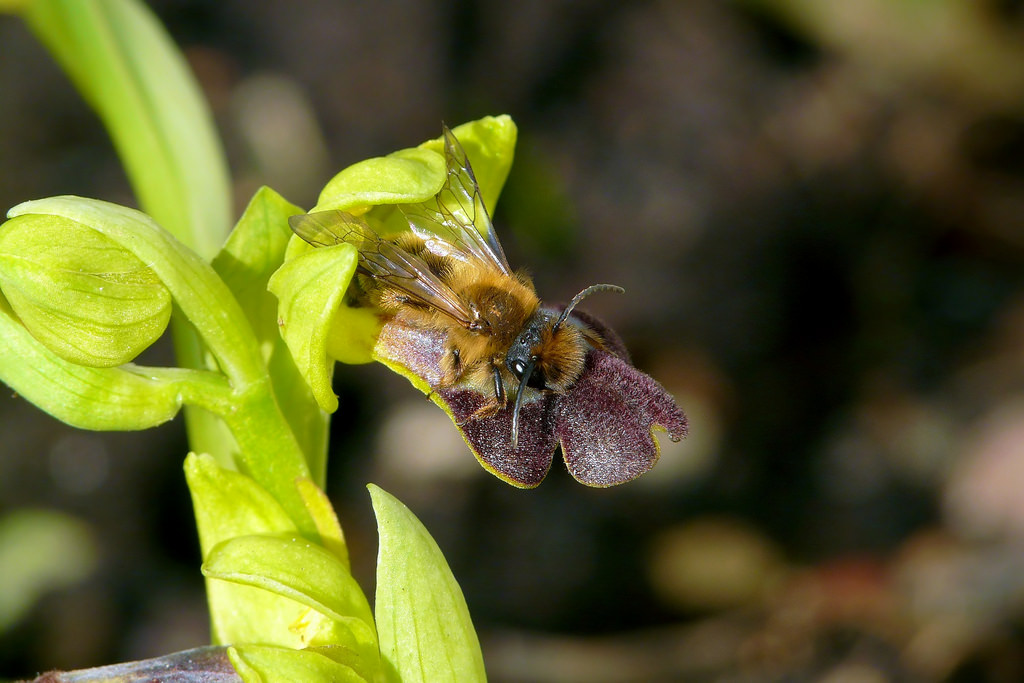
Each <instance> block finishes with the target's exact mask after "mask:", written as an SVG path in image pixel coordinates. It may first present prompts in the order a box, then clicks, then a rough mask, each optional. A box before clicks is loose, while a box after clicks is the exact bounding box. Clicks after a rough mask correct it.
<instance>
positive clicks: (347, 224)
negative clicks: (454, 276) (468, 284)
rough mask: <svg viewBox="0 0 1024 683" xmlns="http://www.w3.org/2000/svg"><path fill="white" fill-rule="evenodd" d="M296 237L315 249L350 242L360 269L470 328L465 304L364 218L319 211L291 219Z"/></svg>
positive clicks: (415, 259)
mask: <svg viewBox="0 0 1024 683" xmlns="http://www.w3.org/2000/svg"><path fill="white" fill-rule="evenodd" d="M288 224H289V225H290V226H291V228H292V230H293V231H294V232H295V234H296V235H298V236H299V237H301V238H302V239H304V240H305V241H307V242H309V243H310V244H312V245H313V246H315V247H329V246H333V245H335V244H342V243H345V242H347V243H349V244H353V245H355V246H356V247H357V248H358V249H359V266H358V269H359V271H360V272H362V273H363V274H364V275H367V276H369V277H371V278H374V279H375V280H379V281H381V282H382V283H384V284H385V285H386V286H387V287H390V288H392V289H397V290H399V291H400V292H402V293H403V294H405V295H406V296H408V297H409V299H410V301H412V302H414V303H417V304H420V305H422V306H426V307H428V308H432V309H435V310H437V311H440V312H441V313H443V314H445V315H447V316H449V317H450V318H452V319H453V320H455V321H456V322H458V323H461V324H463V325H466V326H468V325H469V324H470V323H471V322H472V321H473V314H472V311H471V310H470V309H469V307H468V306H467V305H466V302H465V301H463V300H462V297H460V296H459V295H458V294H456V293H455V292H454V291H453V290H452V289H451V287H449V286H448V285H446V284H445V283H444V282H442V281H441V280H440V278H438V277H437V275H435V274H434V273H433V272H432V271H431V270H430V268H429V267H428V266H427V263H426V262H425V261H424V260H423V259H421V258H420V257H418V256H414V255H413V254H410V253H409V252H408V251H406V250H405V249H402V248H401V247H399V246H398V245H396V244H393V243H391V242H388V241H387V240H384V239H381V237H380V235H378V234H377V233H376V232H375V231H374V230H373V228H371V227H370V226H369V225H367V223H366V221H364V220H363V219H361V218H359V217H357V216H353V215H352V214H350V213H346V212H345V211H317V212H316V213H309V214H302V215H299V216H292V217H291V218H289V219H288Z"/></svg>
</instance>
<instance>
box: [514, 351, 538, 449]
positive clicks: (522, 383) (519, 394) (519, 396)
mask: <svg viewBox="0 0 1024 683" xmlns="http://www.w3.org/2000/svg"><path fill="white" fill-rule="evenodd" d="M536 364H537V359H536V358H531V359H530V362H529V363H527V364H526V369H525V370H524V371H523V378H522V379H521V380H519V389H518V390H517V391H516V404H515V407H514V408H512V448H515V447H516V446H518V445H519V409H520V408H521V407H522V405H523V396H524V395H525V394H526V385H527V384H528V383H529V382H530V375H532V374H533V367H534V365H536Z"/></svg>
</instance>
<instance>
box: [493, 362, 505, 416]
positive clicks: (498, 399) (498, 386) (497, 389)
mask: <svg viewBox="0 0 1024 683" xmlns="http://www.w3.org/2000/svg"><path fill="white" fill-rule="evenodd" d="M491 370H493V371H494V401H495V403H497V404H498V405H499V406H502V405H505V384H504V382H502V381H501V370H500V369H499V368H498V366H497V365H495V366H492V367H491Z"/></svg>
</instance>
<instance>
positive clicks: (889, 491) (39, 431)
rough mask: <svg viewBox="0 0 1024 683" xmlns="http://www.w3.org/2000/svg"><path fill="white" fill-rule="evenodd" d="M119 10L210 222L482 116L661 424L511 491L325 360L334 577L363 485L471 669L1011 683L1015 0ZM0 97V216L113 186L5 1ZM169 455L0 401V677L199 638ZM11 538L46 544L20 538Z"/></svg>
mask: <svg viewBox="0 0 1024 683" xmlns="http://www.w3.org/2000/svg"><path fill="white" fill-rule="evenodd" d="M149 4H150V6H151V7H152V8H153V9H154V11H155V12H156V14H157V15H158V16H159V17H160V19H161V20H162V21H163V22H164V23H165V25H166V26H167V28H168V30H169V32H170V33H171V35H172V36H173V37H174V39H175V40H176V41H177V42H178V43H179V45H180V46H181V47H182V48H183V50H184V51H185V54H186V56H187V57H188V59H189V61H190V63H191V65H192V67H193V68H194V70H195V71H196V73H197V75H198V77H199V80H200V82H201V84H202V87H203V88H204V90H205V92H206V93H207V95H208V98H209V100H210V102H211V105H212V108H213V110H214V114H215V116H216V119H217V122H218V125H219V128H220V131H221V133H222V135H223V137H224V140H225V144H226V146H227V150H228V154H229V157H230V160H231V164H232V171H233V177H234V180H235V187H236V194H237V202H236V203H237V207H238V208H239V209H240V208H241V207H242V206H244V202H245V201H246V199H247V198H248V196H249V195H250V194H251V193H252V192H253V191H254V190H255V189H256V188H257V187H258V186H259V185H260V184H268V185H270V186H272V187H274V188H275V189H277V190H278V191H280V192H282V193H283V194H285V195H286V196H287V197H288V198H289V199H291V200H292V201H294V202H296V203H299V204H302V205H305V206H311V205H312V204H313V203H314V202H315V199H316V194H317V192H318V191H319V188H320V187H321V186H322V185H323V184H324V183H325V182H326V180H327V179H328V178H329V177H330V176H331V175H332V174H333V173H334V172H335V171H337V170H338V169H340V168H342V167H344V166H346V165H348V164H350V163H353V162H355V161H358V160H360V159H363V158H366V157H369V156H377V155H381V154H385V153H388V152H391V151H393V150H395V149H399V148H402V147H409V146H413V145H416V144H418V143H420V142H421V141H423V140H424V139H427V138H429V137H436V136H437V135H438V134H439V133H440V125H441V121H442V120H444V121H446V122H447V123H449V124H450V125H455V124H458V123H460V122H462V121H465V120H469V119H474V118H478V117H480V116H482V115H486V114H497V113H508V114H511V115H512V116H513V117H514V119H515V121H516V123H517V124H518V126H519V133H520V137H519V145H518V148H517V158H516V163H515V165H514V167H513V169H512V173H511V176H510V177H509V180H508V184H507V186H506V189H505V191H504V193H503V195H502V199H501V202H500V204H499V207H498V210H497V212H496V216H495V222H496V224H497V226H498V231H499V234H500V235H501V237H502V240H503V243H504V246H505V249H506V251H507V252H508V254H509V257H510V261H511V262H512V263H513V265H516V266H518V265H526V266H528V268H529V269H530V271H531V272H532V274H533V276H534V278H535V281H536V283H537V285H538V288H539V290H540V292H541V294H542V296H544V297H546V298H549V299H553V300H566V299H568V298H569V297H570V296H572V294H574V293H575V292H576V291H578V290H579V289H580V288H581V287H582V286H584V285H587V284H590V283H592V282H614V283H617V284H620V285H622V286H624V287H625V288H626V290H627V293H626V295H625V296H621V297H612V296H605V297H595V298H593V299H591V300H588V302H587V307H588V308H589V310H591V311H592V312H594V313H596V314H598V315H599V316H601V317H603V318H604V319H605V320H606V321H607V322H609V323H610V324H611V325H612V326H613V327H615V328H616V329H617V330H618V331H619V332H620V334H621V335H622V336H623V337H624V338H625V340H626V341H627V343H628V345H629V346H630V348H631V350H632V352H633V354H634V359H635V361H636V363H637V365H638V366H640V367H641V368H642V369H644V370H646V371H648V372H650V373H651V374H652V375H654V376H655V377H656V378H657V379H659V381H661V382H662V383H663V384H664V385H665V386H666V387H667V388H668V389H669V390H670V391H671V392H673V393H674V394H675V396H676V397H677V399H678V401H679V403H680V404H681V405H682V406H683V408H684V409H685V410H686V411H687V413H688V414H689V416H690V422H691V436H690V437H689V438H688V439H687V440H686V441H684V442H683V443H681V444H672V443H669V442H667V441H666V443H665V448H664V450H663V457H662V461H661V463H659V465H658V467H657V468H655V470H654V471H653V472H651V473H650V474H648V475H646V476H645V477H644V478H642V479H640V480H638V481H636V482H633V483H630V484H627V485H624V486H621V487H619V488H616V489H613V490H592V489H587V488H585V487H583V486H581V485H579V484H577V483H576V482H574V481H573V480H572V479H571V478H570V477H569V476H568V475H567V474H566V473H565V469H564V467H563V466H562V465H561V463H560V462H557V461H556V463H555V465H554V466H553V468H552V472H551V474H550V475H549V477H548V479H547V480H546V481H545V482H544V483H543V484H542V485H541V486H540V487H539V488H538V489H536V490H533V491H520V490H516V489H513V488H511V487H509V486H507V485H505V484H503V483H501V482H500V481H499V480H497V479H496V478H494V477H492V476H491V475H489V474H487V473H486V472H484V471H483V470H482V469H481V468H480V467H479V466H478V465H477V464H476V462H475V461H474V459H473V457H472V456H471V454H470V453H469V452H468V450H467V449H466V448H465V446H464V445H463V444H462V443H461V441H460V439H459V437H458V434H457V433H456V431H455V430H454V428H453V427H452V426H451V424H450V423H449V422H448V421H447V418H445V416H444V415H443V414H442V413H441V412H440V411H439V410H437V409H436V408H435V407H434V406H432V405H431V404H429V403H428V402H427V401H426V400H425V399H424V398H423V396H422V395H421V394H419V393H418V392H416V391H415V390H414V389H412V388H411V387H409V386H408V385H407V383H406V382H405V381H404V380H402V379H400V378H397V377H395V376H392V375H391V374H390V373H389V372H388V371H387V370H385V369H384V368H383V367H381V366H376V365H373V366H360V367H339V368H338V370H337V372H336V380H335V390H336V391H337V392H338V394H339V396H340V398H341V402H342V408H341V410H340V411H339V413H338V414H337V415H336V416H335V419H334V423H333V437H332V439H333V440H332V447H333V450H332V455H331V460H330V471H329V488H328V492H329V494H330V495H331V497H332V499H333V500H334V501H335V504H336V506H337V508H338V510H339V514H340V515H341V518H342V522H343V524H344V526H345V528H346V533H347V534H348V536H349V538H350V543H351V545H352V547H353V555H354V557H355V558H356V571H357V573H358V578H360V580H361V582H362V583H363V585H364V586H365V587H367V589H368V591H372V581H373V563H374V553H375V543H376V532H375V527H374V522H373V518H372V514H371V511H370V506H369V499H368V496H367V495H366V493H365V489H364V485H365V483H366V482H368V481H373V482H375V483H377V484H379V485H380V486H382V487H383V488H385V489H386V490H389V491H390V492H392V493H393V494H395V495H397V496H398V497H399V498H400V499H402V500H403V501H404V502H406V503H407V504H408V505H409V506H410V507H411V508H412V509H413V510H414V511H415V512H416V514H417V515H418V516H419V517H420V519H422V520H423V522H424V523H425V524H426V525H427V527H428V528H429V529H430V530H431V532H432V533H433V534H434V537H435V538H436V539H437V541H438V543H439V544H440V546H441V548H442V549H443V550H444V552H445V554H446V556H447V558H448V560H449V562H450V564H451V566H452V569H453V570H454V572H455V575H456V576H457V577H458V579H459V580H460V582H461V585H462V587H463V589H464V591H465V593H466V597H467V600H468V603H469V606H470V610H471V613H472V615H473V618H474V622H475V624H476V626H477V628H478V630H479V633H480V636H481V640H482V643H483V646H484V654H485V659H486V661H487V664H488V671H489V674H490V676H491V678H492V680H494V681H674V680H696V681H711V680H714V681H740V680H742V681H761V680H792V681H804V680H807V681H811V680H829V681H888V680H898V681H917V680H951V681H988V680H991V681H1017V680H1024V2H1020V0H936V1H935V2H920V1H918V0H859V1H857V2H851V3H826V2H815V1H814V0H737V1H733V2H721V1H715V0H685V1H684V0H679V1H675V2H673V1H670V0H662V1H650V0H649V1H641V2H624V1H614V0H574V1H569V0H555V1H550V0H520V1H519V2H516V3H504V2H494V1H477V2H474V1H471V0H452V1H450V2H438V3H426V2H411V1H406V2H402V1H400V0H393V1H385V2H367V1H362V2H329V1H327V0H319V1H313V2H303V3H285V2H276V3H268V2H241V1H240V0H224V1H222V2H218V3H210V2H201V1H199V0H191V1H189V0H154V1H153V2H150V3H149ZM0 93H2V96H0V178H2V182H0V207H2V208H3V209H4V210H5V211H6V209H7V208H9V207H10V206H13V205H14V204H16V203H18V202H20V201H23V200H25V199H30V198H37V197H42V196H48V195H54V194H64V193H73V194H80V195H86V196H93V197H99V198H103V199H108V200H111V201H116V202H121V203H126V204H133V203H134V202H133V198H132V196H131V193H130V190H129V188H128V186H127V182H126V180H125V177H124V175H123V172H122V171H121V169H120V165H119V163H118V161H117V158H116V157H115V155H114V153H113V151H112V149H111V146H110V144H109V142H108V140H107V138H106V136H105V133H104V131H103V129H102V127H101V126H100V124H99V122H98V121H97V119H96V118H95V116H94V115H93V114H92V113H91V112H90V111H89V110H88V108H87V107H86V106H85V105H84V104H83V103H82V102H81V101H80V100H79V98H78V96H77V95H76V93H75V92H74V91H73V89H72V88H71V86H70V85H69V84H68V82H67V81H66V80H65V78H64V77H63V75H62V74H61V73H60V72H59V71H58V70H57V68H56V67H55V66H54V64H53V63H52V62H51V61H50V59H49V57H48V56H47V54H46V53H45V52H44V50H43V49H42V48H41V47H40V46H39V45H38V44H37V43H35V41H34V39H33V38H32V37H31V35H30V34H29V33H28V32H27V30H26V29H25V27H24V26H23V25H22V24H21V23H20V22H19V21H17V20H16V19H14V18H12V17H2V18H0ZM146 361H148V362H150V363H164V364H170V363H172V362H173V360H172V357H171V353H170V350H169V346H167V345H165V344H160V345H158V346H157V347H156V348H154V349H152V350H150V351H149V352H147V357H146ZM186 451H187V444H186V442H185V439H184V433H183V429H182V425H181V422H180V420H177V421H175V422H174V423H172V424H170V425H168V426H166V427H163V428H160V429H157V430H152V431H149V432H144V433H138V434H114V435H107V434H102V435H101V434H92V433H86V432H78V431H75V430H72V429H70V428H68V427H65V426H63V425H61V424H58V423H55V422H54V421H53V420H51V419H49V418H47V417H46V416H45V415H43V414H42V413H41V412H39V411H38V410H36V409H35V408H33V407H32V406H30V405H29V404H27V403H26V402H25V401H24V400H22V399H19V398H18V397H16V396H12V395H10V393H9V392H7V393H5V394H4V395H2V396H0V520H6V522H7V524H6V526H0V571H3V572H8V573H9V574H8V576H6V577H3V576H0V584H7V585H8V586H10V585H11V583H12V582H11V580H10V577H11V576H13V572H15V571H16V570H15V568H16V567H17V566H18V563H17V560H18V559H19V558H20V559H21V560H24V559H25V558H26V557H29V556H31V557H34V558H38V561H39V563H40V564H41V565H42V566H44V567H51V569H52V567H54V566H60V567H61V568H62V571H61V572H58V571H56V570H54V576H53V577H51V578H50V579H47V580H40V581H39V582H37V585H34V586H33V585H31V581H30V582H29V584H30V589H26V590H24V591H22V592H21V594H20V595H19V596H14V597H11V596H7V597H4V596H3V595H2V593H3V591H4V586H3V585H0V675H6V676H14V677H18V676H30V675H34V674H35V673H36V672H38V671H41V670H45V669H49V668H81V667H85V666H92V665H98V664H103V663H111V662H114V661H124V660H128V659H135V658H142V657H148V656H155V655H158V654H162V653H166V652H169V651H173V650H178V649H184V648H187V647H192V646H196V645H200V644H203V643H205V642H206V641H207V639H208V629H207V624H206V616H205V606H204V602H203V601H204V598H203V593H202V591H203V586H202V580H201V577H200V575H199V570H198V566H199V557H198V547H197V542H196V539H195V529H194V523H193V521H192V517H191V506H190V502H189V499H188V494H187V490H186V487H185V484H184V480H183V477H182V472H181V464H182V459H183V456H184V454H185V452H186ZM26 510H29V511H32V510H36V511H40V510H46V511H49V512H47V514H43V513H41V512H36V513H32V512H28V513H26V512H25V511H26ZM55 512H59V513H62V516H56V517H55V516H54V513H55ZM12 519H13V520H18V519H21V520H23V521H25V524H23V525H22V526H21V527H18V526H17V525H14V524H11V523H10V522H11V520H12ZM33 523H39V524H42V525H43V526H45V527H47V528H49V529H50V530H51V531H53V535H51V536H47V537H48V538H50V537H54V538H57V539H63V540H59V542H56V543H55V544H54V545H53V547H50V548H49V549H45V548H44V549H39V548H35V547H33V546H32V545H31V543H32V540H31V539H32V538H34V537H38V536H39V534H32V533H27V534H23V537H22V541H21V542H23V543H24V544H25V545H21V546H19V545H18V544H17V542H18V538H19V537H18V534H17V533H16V531H15V532H12V531H11V529H12V528H15V529H17V528H29V529H31V528H33V527H32V526H31V524H33ZM26 525H27V526H26ZM54 530H56V531H54ZM62 534H63V535H62ZM12 539H14V540H13V541H12ZM26 539H28V540H26ZM5 548H6V550H5ZM5 553H6V554H5ZM5 562H6V564H5ZM76 568H77V569H76ZM46 573H47V572H45V571H44V572H43V575H45V574H46ZM19 585H23V584H19ZM19 598H20V600H21V602H20V603H19V602H18V600H19ZM12 605H14V606H13V607H12ZM5 607H6V610H7V611H6V612H5V611H4V610H5Z"/></svg>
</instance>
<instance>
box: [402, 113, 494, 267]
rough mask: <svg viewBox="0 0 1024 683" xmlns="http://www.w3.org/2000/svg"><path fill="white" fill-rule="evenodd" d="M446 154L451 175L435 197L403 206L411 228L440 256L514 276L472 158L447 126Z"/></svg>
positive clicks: (445, 130)
mask: <svg viewBox="0 0 1024 683" xmlns="http://www.w3.org/2000/svg"><path fill="white" fill-rule="evenodd" d="M444 157H445V165H446V166H447V168H448V176H447V178H446V179H445V183H444V185H443V186H441V190H440V191H439V192H438V193H437V196H436V197H435V198H434V200H432V201H430V202H426V203H424V204H405V205H402V206H401V207H400V208H401V210H402V213H404V214H405V217H406V219H407V220H408V221H409V227H410V228H412V231H413V232H414V233H416V235H418V236H419V237H420V238H421V239H422V240H423V241H424V242H426V245H427V249H428V250H429V251H430V252H432V253H434V254H437V255H438V256H446V257H451V258H457V259H459V260H462V261H476V262H477V263H478V264H482V265H487V266H489V267H491V268H494V269H496V270H497V271H499V272H501V273H504V274H505V275H509V276H511V275H512V269H511V268H510V267H509V265H508V261H507V260H506V259H505V252H504V250H503V249H502V248H501V243H500V242H499V241H498V237H497V235H496V234H495V232H494V226H493V225H492V224H491V217H490V216H489V215H488V213H487V207H485V206H484V202H483V198H482V197H481V196H480V186H479V185H478V184H477V182H476V176H474V175H473V168H472V166H470V165H469V157H467V156H466V151H465V150H464V149H463V148H462V145H461V144H460V143H459V141H458V139H457V138H456V137H455V135H454V134H453V133H452V132H451V130H449V128H448V126H445V127H444ZM481 230H483V231H484V232H483V234H481Z"/></svg>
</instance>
